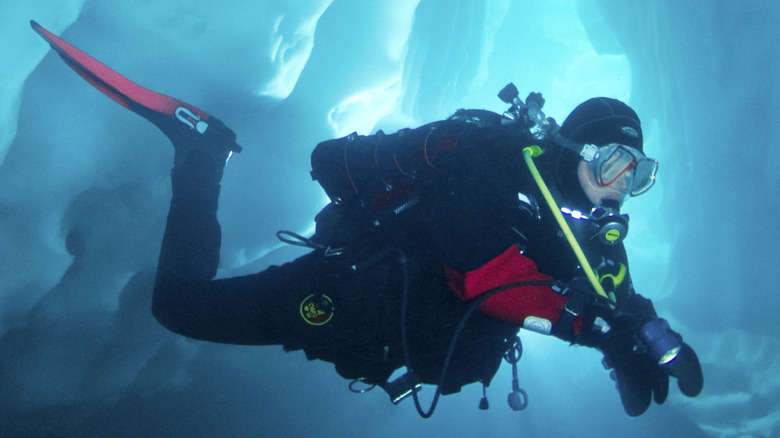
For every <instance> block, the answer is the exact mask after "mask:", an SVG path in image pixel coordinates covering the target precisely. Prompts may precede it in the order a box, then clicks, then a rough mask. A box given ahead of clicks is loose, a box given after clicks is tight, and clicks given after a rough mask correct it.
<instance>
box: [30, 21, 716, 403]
mask: <svg viewBox="0 0 780 438" xmlns="http://www.w3.org/2000/svg"><path fill="white" fill-rule="evenodd" d="M33 28H34V29H35V30H36V31H37V32H39V34H41V35H42V36H43V37H44V38H45V39H46V40H47V41H48V42H49V43H50V44H51V45H52V47H54V49H55V50H56V51H57V52H58V54H59V55H60V56H62V57H63V58H64V59H65V60H66V62H67V63H68V65H69V66H71V67H72V68H74V70H76V71H77V72H78V73H79V74H80V75H82V76H83V77H85V78H86V79H87V80H88V81H89V82H90V83H91V84H93V85H94V86H95V87H97V88H98V89H99V90H100V91H102V92H103V93H105V94H107V95H108V96H109V97H111V98H112V99H114V100H115V101H117V102H119V103H120V104H122V105H124V106H126V107H127V108H129V109H131V110H133V111H134V112H136V113H138V114H140V115H141V116H143V117H145V118H146V119H148V120H149V121H151V122H152V123H153V124H154V125H155V126H157V127H158V128H159V129H160V130H162V132H163V133H164V134H165V135H166V136H167V137H168V138H169V139H170V140H171V142H172V143H173V146H174V150H175V160H174V167H173V170H172V172H171V179H172V187H173V195H172V199H171V205H170V211H169V215H168V220H167V225H166V229H165V234H164V237H163V242H162V248H161V251H160V258H159V264H158V270H157V277H156V282H155V287H154V294H153V302H152V312H153V314H154V316H155V317H156V318H157V319H158V321H159V322H160V323H161V324H162V325H163V326H165V327H166V328H168V329H169V330H171V331H173V332H175V333H178V334H181V335H183V336H187V337H190V338H194V339H199V340H205V341H212V342H220V343H229V344H240V345H282V346H283V347H284V349H285V350H286V351H293V350H303V351H304V352H305V354H306V356H307V358H308V359H310V360H313V359H320V360H324V361H328V362H331V363H333V364H334V365H335V368H336V371H337V372H338V373H339V374H340V375H341V376H343V377H344V378H346V379H351V380H353V384H351V385H350V389H353V390H355V391H356V392H359V391H362V390H364V389H367V388H370V387H373V386H374V385H375V386H379V387H381V388H383V389H384V390H385V391H387V392H388V394H389V395H390V397H391V400H392V401H393V402H394V403H397V402H400V401H401V400H403V399H404V398H406V397H407V396H413V398H414V400H415V404H416V406H417V409H418V411H419V412H420V414H421V415H422V416H423V417H428V416H430V415H431V414H432V413H433V409H434V407H435V404H436V402H437V400H438V397H439V394H442V395H447V394H452V393H456V392H458V391H460V389H461V387H462V386H464V385H467V384H470V383H475V382H480V383H482V384H483V385H485V386H487V385H488V384H489V383H490V382H491V380H492V378H493V376H494V375H495V374H496V372H497V370H498V368H499V365H500V363H501V360H502V358H505V359H507V360H508V361H509V362H511V363H513V365H515V364H516V362H517V360H518V359H519V356H520V354H521V351H522V350H521V347H520V345H519V338H518V337H517V332H518V331H519V330H520V329H526V330H530V331H534V332H537V333H541V334H545V335H552V336H555V337H557V338H559V339H562V340H564V341H566V342H569V343H571V344H576V345H583V346H587V347H591V348H596V349H598V350H599V351H600V352H602V353H603V354H604V364H605V366H606V367H607V368H609V369H611V370H612V372H611V375H612V376H613V378H614V379H615V381H616V383H617V389H618V392H619V395H620V399H621V401H622V403H623V406H624V408H625V410H626V412H627V413H628V415H630V416H638V415H641V414H642V413H644V412H645V411H646V410H647V409H648V407H649V406H650V404H651V402H652V401H653V400H654V401H655V402H656V403H658V404H661V403H663V402H664V401H665V400H666V397H667V394H668V386H669V377H670V376H671V377H674V378H676V380H677V384H678V387H679V388H680V390H681V392H682V393H683V394H684V395H686V396H689V397H695V396H696V395H698V394H699V393H700V391H701V389H702V386H703V377H702V372H701V367H700V364H699V361H698V358H697V356H696V354H695V353H694V351H693V349H692V348H691V347H690V346H689V345H688V344H686V343H685V342H683V339H682V336H681V335H680V334H678V333H677V332H675V331H673V330H672V329H671V328H670V327H669V325H668V323H667V322H666V321H665V320H664V319H662V318H659V317H658V315H657V314H656V312H655V309H654V307H653V304H652V302H651V301H650V300H649V299H647V298H644V297H642V296H641V295H639V294H638V293H636V292H635V290H634V287H633V285H632V282H631V278H630V275H629V272H628V262H627V257H626V251H625V249H624V246H623V244H622V240H623V239H624V238H625V236H626V233H627V231H628V217H627V216H626V215H624V214H621V213H620V207H621V206H622V205H623V203H624V202H626V201H627V200H628V199H629V198H631V197H635V196H639V195H641V194H643V193H645V192H646V191H647V190H649V189H650V188H651V186H652V185H653V183H654V182H655V176H656V171H657V166H658V163H657V162H656V161H655V160H653V159H651V158H648V157H647V156H646V155H645V154H644V149H643V146H644V145H643V137H642V127H641V124H640V120H639V117H638V116H637V114H636V113H635V112H634V111H633V110H632V109H631V108H630V107H629V106H628V105H626V104H625V103H623V102H621V101H618V100H615V99H611V98H606V97H597V98H593V99H589V100H587V101H585V102H583V103H582V104H580V105H579V106H577V107H576V108H575V109H574V110H573V111H572V112H571V113H570V114H569V116H568V117H567V118H566V119H565V121H564V122H563V123H562V124H561V125H560V126H558V124H557V123H556V121H555V120H554V119H552V118H548V117H545V115H544V113H543V112H542V107H543V105H544V99H543V98H542V96H541V94H538V93H531V94H530V95H529V96H528V98H526V99H525V100H522V99H521V98H520V97H519V93H518V92H517V89H516V88H515V87H514V86H513V85H511V84H510V85H509V86H507V87H506V88H505V89H504V90H502V91H501V93H499V97H500V98H501V99H502V100H503V101H505V102H506V103H508V104H510V108H509V109H508V110H507V111H506V112H505V113H504V114H497V113H493V112H489V111H485V110H459V111H457V112H456V113H455V114H454V115H453V116H451V117H449V118H448V119H446V120H441V121H436V122H433V123H430V124H427V125H424V126H421V127H418V128H414V129H404V130H401V131H398V132H396V133H394V134H384V133H383V132H382V131H379V132H377V133H376V134H373V135H368V136H361V135H357V134H356V133H353V134H350V135H348V136H346V137H344V138H339V139H333V140H328V141H324V142H322V143H320V144H319V145H317V146H316V148H315V149H314V151H313V153H312V160H311V161H312V162H311V164H312V173H311V174H312V178H313V179H314V180H316V181H318V182H319V184H320V185H321V186H322V188H323V189H324V190H325V193H326V194H327V195H328V197H329V198H330V200H331V202H330V203H329V204H328V205H327V206H326V207H325V208H323V209H322V211H320V213H319V214H317V216H316V218H315V222H316V230H315V233H314V235H313V236H311V237H304V236H300V235H298V234H295V233H293V232H290V231H280V232H279V233H278V236H279V238H280V239H282V240H283V241H285V242H287V243H291V244H295V245H301V246H306V247H309V248H311V251H310V252H308V253H307V254H305V255H303V256H301V257H299V258H297V259H295V260H292V261H290V262H288V263H285V264H283V265H281V266H271V267H269V268H268V269H266V270H263V271H262V272H258V273H255V274H251V275H246V276H240V277H233V278H221V279H214V277H215V275H216V272H217V265H218V262H219V249H220V240H221V235H220V225H219V223H218V220H217V204H218V198H219V194H220V180H221V178H222V174H223V171H224V168H225V165H226V163H227V160H228V158H229V157H230V156H231V155H232V154H233V153H236V152H240V151H241V147H240V146H239V145H238V144H237V143H236V135H235V133H234V132H233V131H232V130H230V129H229V128H227V127H226V126H225V125H224V124H223V123H222V122H221V121H219V120H218V119H217V118H215V117H213V116H210V115H209V114H207V113H206V112H204V111H202V110H200V109H198V108H196V107H193V106H191V105H189V104H187V103H184V102H182V101H179V100H176V99H173V98H170V97H168V96H164V95H161V94H159V93H155V92H153V91H151V90H147V89H145V88H143V87H140V86H139V85H137V84H134V83H132V82H130V81H128V80H127V79H125V78H123V77H121V76H120V75H119V74H118V73H116V72H114V71H113V70H111V69H109V68H108V67H106V66H104V65H103V64H100V63H99V62H98V61H96V60H95V59H94V58H91V57H89V56H88V55H86V54H85V53H83V52H81V51H80V50H78V49H76V48H75V47H73V46H71V45H69V44H68V43H67V42H65V41H63V40H61V39H59V38H58V37H56V36H55V35H53V34H51V33H50V32H48V31H46V30H45V29H43V28H42V27H40V26H39V25H37V23H34V22H33ZM404 367H405V368H406V373H405V374H403V375H402V376H401V377H399V378H396V379H393V380H390V379H391V377H392V375H393V374H394V373H395V372H396V370H399V369H402V368H404ZM513 371H514V375H515V381H514V382H513V391H512V393H511V394H510V397H509V401H510V405H511V406H512V408H513V409H522V408H523V407H524V405H525V401H526V400H525V394H524V392H523V391H522V390H520V389H519V387H518V385H517V379H516V375H517V374H516V368H515V369H514V370H513ZM358 382H359V383H360V384H362V385H365V386H362V387H361V388H364V389H357V388H358V385H357V383H358ZM421 384H435V385H437V390H436V393H435V397H434V400H433V402H432V405H431V407H430V410H428V411H426V410H424V409H423V408H422V407H421V406H420V403H419V400H418V398H417V392H418V390H419V388H420V385H421ZM483 402H484V403H481V404H480V406H481V407H486V406H487V403H486V400H485V399H483Z"/></svg>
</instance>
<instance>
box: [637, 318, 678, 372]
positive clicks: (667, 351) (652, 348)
mask: <svg viewBox="0 0 780 438" xmlns="http://www.w3.org/2000/svg"><path fill="white" fill-rule="evenodd" d="M639 339H640V340H641V341H642V342H643V343H644V344H645V346H646V347H647V349H648V353H649V354H650V357H652V358H653V360H655V361H657V362H658V365H666V364H669V363H671V362H672V361H673V360H674V359H676V358H677V355H678V354H680V350H681V349H682V344H680V341H679V340H678V339H677V338H676V337H675V336H674V335H673V334H672V332H671V331H670V330H669V324H668V323H667V322H666V320H664V319H661V318H655V319H651V320H650V321H648V322H647V323H646V324H645V325H643V326H642V328H640V329H639Z"/></svg>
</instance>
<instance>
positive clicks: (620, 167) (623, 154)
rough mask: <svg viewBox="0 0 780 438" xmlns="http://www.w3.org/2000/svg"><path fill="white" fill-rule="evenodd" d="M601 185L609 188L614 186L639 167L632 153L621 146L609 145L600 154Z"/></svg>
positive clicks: (599, 174) (599, 175)
mask: <svg viewBox="0 0 780 438" xmlns="http://www.w3.org/2000/svg"><path fill="white" fill-rule="evenodd" d="M599 155H600V156H599V160H601V165H600V166H599V173H598V177H599V184H600V185H601V186H602V187H607V186H610V185H612V184H614V183H615V182H616V181H617V180H619V179H620V177H622V176H623V175H625V174H626V173H627V172H629V171H631V170H633V169H634V168H635V167H636V165H637V159H636V157H635V156H634V154H632V153H631V152H630V151H628V150H627V149H625V148H624V147H623V146H619V145H608V146H606V147H604V148H602V150H601V151H600V152H599Z"/></svg>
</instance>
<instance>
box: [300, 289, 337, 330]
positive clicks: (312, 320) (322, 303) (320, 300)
mask: <svg viewBox="0 0 780 438" xmlns="http://www.w3.org/2000/svg"><path fill="white" fill-rule="evenodd" d="M301 317H303V320H304V321H306V322H307V323H309V324H311V325H324V324H327V323H328V321H330V319H331V318H333V300H331V299H330V297H329V296H327V295H324V294H312V295H309V296H308V297H306V298H304V299H303V301H302V302H301Z"/></svg>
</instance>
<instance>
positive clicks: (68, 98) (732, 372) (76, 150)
mask: <svg viewBox="0 0 780 438" xmlns="http://www.w3.org/2000/svg"><path fill="white" fill-rule="evenodd" d="M778 10H780V8H778V6H776V5H775V4H774V3H773V2H770V1H757V0H749V1H744V2H734V3H723V2H721V3H712V2H708V1H704V0H698V1H696V0H694V1H689V2H684V4H677V3H674V4H672V3H670V2H666V1H661V0H656V1H647V2H642V3H629V2H620V1H613V0H599V1H579V2H576V1H568V0H556V1H546V2H511V1H508V0H507V1H489V0H482V1H480V0H470V1H466V0H463V1H443V0H419V1H418V0H408V1H400V2H399V1H375V2H365V1H360V0H322V1H316V2H302V1H292V0H289V1H262V2H255V3H249V2H241V1H238V0H236V1H204V2H196V3H193V2H186V1H182V0H173V1H166V2H147V1H136V2H124V1H122V2H120V1H115V0H110V1H97V0H86V1H83V2H48V1H43V0H36V1H35V2H29V3H24V4H22V3H19V2H5V3H2V4H0V23H1V24H3V26H2V27H0V29H2V30H0V33H2V35H0V36H2V38H0V48H1V49H2V53H3V59H4V62H3V63H2V65H0V80H2V84H3V87H0V163H1V164H0V435H3V436H6V435H8V436H14V435H18V436H25V435H27V436H30V435H32V436H34V435H48V436H74V435H75V436H106V435H112V436H228V435H229V436H258V435H261V436H265V435H270V436H277V435H280V436H303V435H304V434H305V435H311V434H314V435H324V436H329V435H338V436H365V435H366V434H370V435H372V436H397V435H399V434H408V435H412V436H416V435H425V436H430V435H434V434H435V435H445V434H451V435H453V436H464V435H486V436H493V435H500V436H504V435H510V434H518V435H524V436H568V435H570V434H571V431H572V430H576V431H578V433H580V434H582V435H583V436H601V437H610V436H626V435H630V436H652V435H663V436H671V437H674V436H686V437H692V436H701V435H702V434H705V433H706V434H707V435H709V436H736V435H739V434H745V435H754V436H772V435H773V434H777V431H778V426H777V424H778V418H777V414H776V412H778V411H780V410H778V409H777V401H776V400H778V399H779V398H778V397H777V393H778V390H777V383H776V378H775V374H777V372H776V371H777V370H778V369H780V364H778V363H777V362H778V360H777V359H776V355H775V354H774V353H773V352H774V351H776V349H777V341H775V339H774V336H773V334H774V332H775V331H776V329H777V328H778V327H777V323H776V322H775V318H774V315H773V311H774V310H775V309H777V308H778V300H779V299H778V298H777V296H776V295H774V294H773V293H772V285H771V284H770V283H769V279H770V278H771V277H770V275H769V274H768V273H769V272H772V269H773V267H774V265H776V263H777V262H776V260H777V257H776V256H775V255H774V251H773V249H774V246H775V245H776V244H777V243H778V241H779V239H778V227H777V226H775V225H774V220H773V213H774V212H775V211H777V208H776V207H777V205H776V204H777V203H778V199H780V198H779V197H778V190H779V189H780V172H779V171H778V170H777V169H778V168H777V167H776V166H775V165H774V163H776V162H777V161H778V154H780V147H778V141H777V140H776V138H777V137H776V134H777V133H776V130H777V127H776V123H773V120H774V115H776V114H777V108H776V106H777V102H778V99H777V90H776V86H775V81H774V78H775V77H777V76H778V75H777V67H776V62H777V61H775V59H777V55H778V53H777V43H775V42H774V40H772V39H771V38H769V37H768V35H771V33H770V32H771V31H770V29H773V23H776V22H777V20H778V18H780V17H778ZM29 19H36V20H37V21H39V22H40V23H41V24H42V25H44V26H46V27H47V28H49V29H50V30H52V31H54V32H56V33H58V34H61V35H62V36H63V37H64V38H66V39H68V40H69V41H71V42H72V43H74V44H75V45H77V46H79V47H81V48H83V49H84V50H86V51H87V52H89V53H91V54H92V55H94V56H96V57H97V58H98V59H101V60H103V61H104V62H106V63H107V64H109V65H110V66H112V67H113V68H115V69H116V70H118V71H120V72H121V73H123V74H125V75H127V76H128V77H130V78H132V79H133V80H135V81H137V82H139V83H140V84H142V85H145V86H148V87H150V88H153V89H155V90H158V91H161V92H164V93H166V94H169V95H172V96H176V97H179V98H181V99H183V100H186V101H188V102H192V103H194V104H196V105H197V106H199V107H202V108H204V109H206V110H207V111H209V112H210V113H212V114H215V115H216V116H218V117H220V118H221V119H223V120H225V121H226V122H228V124H229V125H230V126H231V127H232V128H234V129H235V130H236V132H237V133H238V135H239V142H240V143H241V144H242V145H243V146H244V148H245V150H244V152H243V153H242V154H241V155H239V156H237V157H235V158H234V159H233V160H231V163H230V164H229V167H228V169H227V171H226V175H225V179H224V181H223V195H222V199H221V204H220V220H221V222H222V224H223V228H224V230H225V232H224V244H223V254H222V255H223V260H222V265H223V266H222V271H221V274H222V275H233V274H238V273H243V272H250V271H254V270H257V269H260V268H261V267H263V266H265V265H267V264H268V263H271V262H278V261H280V260H284V259H285V258H290V257H293V256H294V255H295V253H294V252H293V251H290V250H289V249H287V248H281V249H280V248H279V244H278V242H277V241H276V240H275V238H274V237H273V235H274V233H275V231H276V230H278V229H281V228H287V229H293V230H296V231H301V232H303V231H306V230H307V229H308V228H309V227H310V226H311V218H312V216H313V214H314V213H315V212H316V211H317V210H318V209H319V208H320V207H322V205H323V204H322V203H323V196H322V193H321V191H320V190H319V189H318V187H317V186H316V184H315V183H312V182H311V181H310V178H309V175H308V170H309V168H308V154H309V152H310V150H311V148H312V147H313V146H314V145H315V144H316V143H317V142H318V141H321V140H324V139H327V138H331V137H334V136H340V135H345V134H347V133H349V132H351V131H358V132H360V133H361V134H367V133H370V132H373V131H375V130H377V129H380V128H381V129H384V130H385V131H388V132H389V131H393V130H395V129H399V128H402V127H406V126H415V125H418V124H421V123H425V122H428V121H432V120H435V119H440V118H443V117H446V116H448V115H449V114H451V113H452V112H453V111H454V110H456V109H457V108H461V107H472V108H474V107H476V108H487V109H491V110H494V111H502V110H503V109H504V105H503V104H502V103H501V102H499V101H498V99H497V98H496V97H495V94H496V92H497V91H498V90H499V89H500V88H501V87H503V85H505V84H506V83H507V82H509V81H513V82H514V83H515V84H517V85H518V87H519V88H520V91H521V93H527V92H530V91H541V92H543V93H544V94H545V97H546V98H547V100H548V103H547V106H546V107H545V109H546V111H547V113H548V115H552V116H554V117H556V118H557V119H559V120H562V119H563V118H564V117H565V116H566V114H567V113H568V111H570V110H571V109H572V108H573V107H574V106H575V105H576V104H577V103H579V102H581V101H582V100H584V99H586V98H588V97H591V96H596V95H608V96H613V97H617V98H620V99H623V100H626V101H628V102H629V103H630V104H631V105H632V106H633V107H635V108H636V109H637V111H638V112H639V114H640V115H641V117H642V119H643V122H644V124H645V131H646V139H647V142H648V144H647V147H646V149H647V150H648V153H650V154H652V155H655V156H656V157H657V158H658V159H660V160H661V173H660V175H659V176H660V181H659V184H658V185H657V188H654V189H653V191H651V192H650V193H648V194H647V195H645V196H643V197H642V198H638V199H637V200H636V201H632V203H631V204H630V205H629V209H630V211H629V213H630V214H631V215H632V230H631V237H630V238H629V241H628V249H629V251H630V255H631V260H632V271H633V273H634V276H635V282H636V285H637V287H638V289H639V290H640V292H641V293H643V294H645V295H647V296H650V297H652V298H653V299H654V300H655V301H656V303H657V307H658V308H659V310H660V311H661V312H662V313H664V314H665V315H668V316H670V317H671V318H670V319H671V320H672V321H673V324H674V325H675V327H678V328H679V329H680V330H681V331H682V332H683V333H684V334H685V335H686V340H689V341H690V342H691V343H692V344H693V345H694V347H696V349H697V351H699V353H700V355H701V357H702V360H703V363H704V366H705V376H706V379H707V380H706V384H705V392H704V393H703V394H702V396H700V397H699V398H698V399H696V400H693V401H691V400H687V399H684V398H683V397H682V396H680V395H679V392H677V391H676V389H673V390H672V395H671V397H670V400H669V401H668V402H667V404H666V405H664V406H662V407H657V406H656V407H653V408H651V410H650V412H649V413H648V414H646V415H645V416H643V417H641V418H639V419H637V420H629V419H628V418H627V417H626V416H625V415H624V414H623V412H622V408H621V407H620V404H619V401H618V399H617V394H616V393H615V391H614V390H613V388H612V384H611V382H610V381H609V379H608V377H607V375H606V372H604V370H603V369H602V368H601V365H600V363H599V361H600V357H599V355H598V354H596V353H594V352H592V351H587V350H585V349H580V348H569V347H567V346H566V345H564V344H562V343H561V342H559V341H556V340H554V339H552V338H544V337H541V336H535V335H524V342H525V344H526V351H525V356H524V358H523V360H522V361H521V384H522V385H523V386H524V387H525V389H526V390H527V391H528V392H529V394H530V397H531V404H530V407H529V408H528V410H526V411H524V412H522V413H519V414H516V413H513V412H511V411H509V409H508V408H507V407H506V406H505V404H504V401H503V400H504V398H505V395H506V393H507V392H508V391H509V382H510V378H511V376H510V374H509V370H508V369H502V370H501V371H500V372H499V375H498V376H497V377H496V379H494V383H493V385H492V386H491V388H489V396H490V399H491V405H492V406H491V409H490V410H489V411H487V412H481V411H478V410H477V408H476V406H477V402H478V401H479V397H480V396H481V388H478V387H476V386H475V387H473V388H472V387H469V388H467V389H466V390H464V392H463V393H462V394H461V395H458V396H454V397H446V398H444V399H443V400H442V401H441V403H440V407H439V408H438V412H437V413H436V415H435V416H434V417H433V418H432V419H430V420H425V421H424V420H421V419H418V418H416V414H415V412H414V409H413V407H412V406H411V405H401V406H398V407H393V406H391V405H390V404H389V402H388V401H387V399H386V396H385V395H383V394H381V393H379V391H374V392H372V393H368V394H365V395H361V396H358V395H354V394H351V393H349V392H348V391H347V390H346V382H344V381H343V380H341V379H340V378H339V377H338V376H336V375H335V373H334V372H333V370H332V366H330V365H329V364H324V363H310V362H307V361H306V360H305V358H304V357H303V355H302V354H300V353H293V354H286V353H283V352H281V351H280V349H279V348H240V347H230V346H220V345H212V344H204V343H199V342H193V341H189V340H185V339H182V338H180V337H177V336H175V335H172V334H170V333H167V332H166V331H165V330H164V329H162V328H161V327H159V326H158V325H157V323H156V322H155V321H154V320H153V319H152V317H151V315H150V313H149V300H150V293H151V292H150V291H151V282H152V278H153V273H154V267H155V263H156V252H157V250H158V248H159V241H160V238H161V235H162V230H163V225H164V219H165V214H166V212H167V203H168V200H169V197H170V189H169V180H168V172H169V169H170V167H171V165H172V150H171V148H170V146H169V145H168V144H167V142H166V140H165V138H164V137H163V136H162V135H160V134H159V133H158V132H156V130H155V129H154V128H153V127H151V125H149V124H148V123H147V122H146V121H144V120H143V119H141V118H140V117H138V116H136V115H133V114H131V113H129V112H128V111H126V110H125V109H124V108H121V107H119V106H118V105H116V104H114V103H113V102H111V101H110V100H108V99H107V98H105V97H104V96H102V95H101V94H99V93H98V92H96V91H95V90H93V89H92V88H91V87H90V86H88V85H87V84H86V83H84V82H83V81H82V80H81V79H80V78H79V77H77V76H76V75H75V74H73V73H72V72H71V71H70V70H69V69H67V67H65V65H64V64H63V63H62V62H61V61H60V60H59V59H58V58H57V57H56V56H54V55H53V54H52V53H51V52H50V51H47V46H46V45H45V44H44V43H43V41H42V40H40V39H39V38H38V37H37V35H35V34H34V33H33V32H32V31H31V30H30V29H29V27H28V25H27V21H28V20H29ZM44 55H45V57H44ZM11 61H12V62H11ZM659 206H660V208H659ZM428 392H431V391H428Z"/></svg>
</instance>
